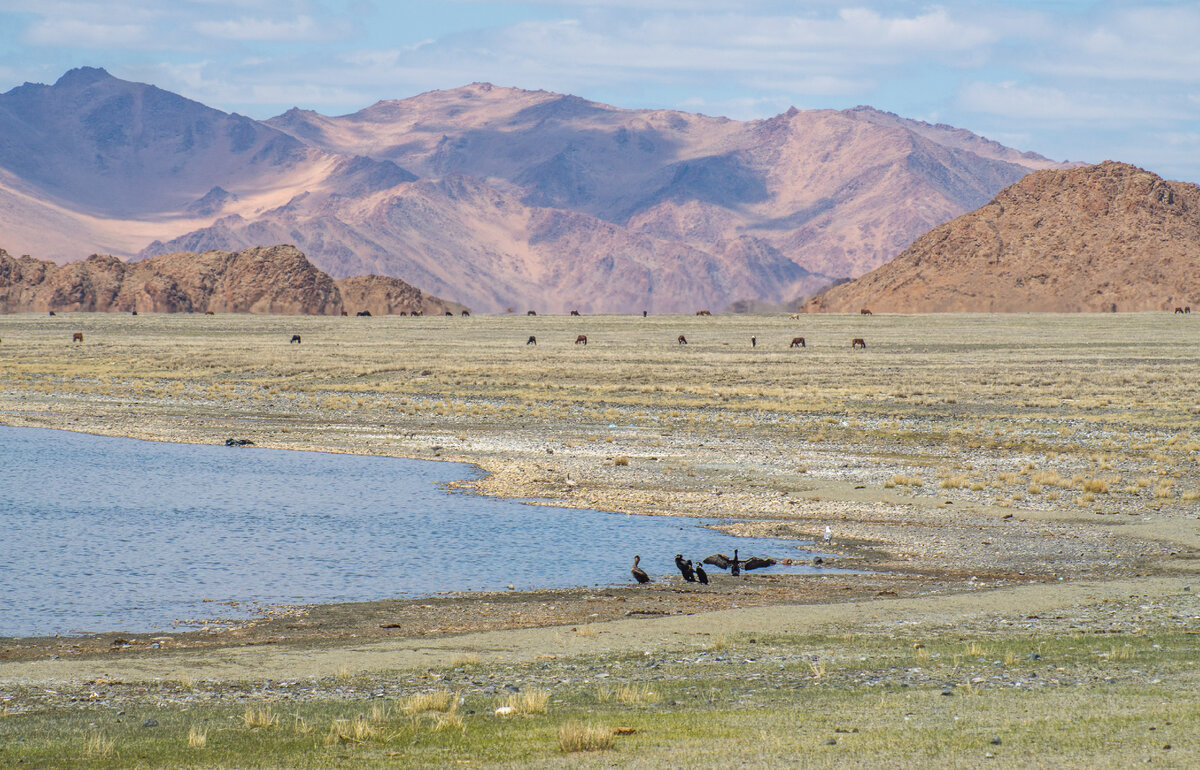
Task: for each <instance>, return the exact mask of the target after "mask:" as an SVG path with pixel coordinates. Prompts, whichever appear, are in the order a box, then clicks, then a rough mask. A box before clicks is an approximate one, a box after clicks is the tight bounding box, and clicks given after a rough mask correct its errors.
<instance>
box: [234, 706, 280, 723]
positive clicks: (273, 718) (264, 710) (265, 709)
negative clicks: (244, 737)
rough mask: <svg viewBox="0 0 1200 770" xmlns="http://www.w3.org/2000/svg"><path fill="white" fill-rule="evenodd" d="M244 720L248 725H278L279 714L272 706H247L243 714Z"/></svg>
mask: <svg viewBox="0 0 1200 770" xmlns="http://www.w3.org/2000/svg"><path fill="white" fill-rule="evenodd" d="M242 722H243V724H245V725H246V727H251V728H254V727H276V726H278V725H279V715H278V714H275V713H273V712H272V711H271V707H270V706H262V707H260V708H255V707H254V706H247V707H246V711H245V712H244V713H243V714H242Z"/></svg>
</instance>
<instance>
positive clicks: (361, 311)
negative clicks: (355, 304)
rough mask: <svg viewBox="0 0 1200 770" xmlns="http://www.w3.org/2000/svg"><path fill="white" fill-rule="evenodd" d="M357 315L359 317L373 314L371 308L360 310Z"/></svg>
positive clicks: (367, 316)
mask: <svg viewBox="0 0 1200 770" xmlns="http://www.w3.org/2000/svg"><path fill="white" fill-rule="evenodd" d="M355 315H357V316H358V317H359V318H369V317H370V316H371V311H370V310H360V311H358V313H356V314H355Z"/></svg>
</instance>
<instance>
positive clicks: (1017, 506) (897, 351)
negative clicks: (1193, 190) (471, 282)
mask: <svg viewBox="0 0 1200 770" xmlns="http://www.w3.org/2000/svg"><path fill="white" fill-rule="evenodd" d="M641 321H642V319H636V320H635V319H625V318H586V319H574V320H571V319H564V318H554V317H539V318H536V319H525V318H473V319H457V318H456V319H441V318H430V319H390V318H384V319H316V318H277V317H276V318H262V317H245V316H243V317H217V318H208V319H205V318H197V317H183V316H172V317H164V316H139V317H137V318H129V317H125V316H104V315H77V316H70V315H68V316H66V317H63V316H60V317H58V318H53V319H48V318H43V317H33V316H10V317H4V318H0V338H2V339H3V341H4V342H3V349H2V351H0V355H2V356H3V364H4V366H3V368H2V369H0V423H3V424H7V425H13V426H36V427H50V428H63V429H69V430H81V431H87V432H93V433H99V434H105V435H117V436H129V437H136V438H148V439H153V440H162V441H182V442H198V443H222V442H224V440H225V439H226V438H230V437H236V438H248V439H250V440H252V441H254V443H255V444H256V445H258V446H263V447H279V448H290V449H313V450H321V451H335V452H349V453H361V454H376V455H391V456H401V457H415V458H421V459H445V460H456V461H463V462H470V463H474V464H475V465H477V466H478V467H480V468H481V469H483V470H484V471H485V475H484V476H483V477H482V478H480V479H478V480H475V481H471V482H466V483H464V486H466V487H468V488H470V489H472V490H474V491H477V492H478V493H481V494H488V495H498V496H513V497H522V498H537V499H538V500H541V501H543V502H544V503H545V504H550V505H564V506H580V507H596V508H603V509H610V510H617V511H626V512H630V513H638V514H647V515H704V516H715V517H723V518H736V519H738V520H739V523H735V524H731V525H730V526H729V528H730V530H731V531H733V532H735V533H739V534H754V535H758V536H770V537H777V538H780V539H781V541H784V542H783V543H782V545H781V554H782V555H786V553H785V551H786V541H789V540H791V541H797V542H800V541H811V540H814V539H818V538H819V537H820V533H821V532H822V530H823V529H824V527H825V526H826V525H827V524H828V525H830V526H831V527H832V528H833V529H834V531H835V533H836V536H835V538H834V542H833V545H832V550H833V551H835V552H838V553H841V554H843V555H844V559H842V560H841V561H840V562H839V565H840V566H850V567H857V568H861V569H863V570H865V571H866V572H865V574H863V575H860V576H845V575H836V576H834V575H825V576H815V577H804V576H772V577H759V576H753V575H751V576H749V577H748V578H747V579H744V580H737V581H735V580H733V579H731V578H729V577H728V576H718V579H717V580H716V581H715V584H714V586H712V587H710V588H709V589H703V590H702V589H699V588H697V587H692V586H685V585H682V584H681V583H680V582H679V581H678V578H674V579H671V580H661V581H659V582H658V583H657V584H656V585H654V586H651V587H649V588H648V589H643V588H639V587H635V586H629V587H618V588H613V589H604V590H600V589H595V588H593V589H584V588H581V589H572V590H565V591H542V592H529V593H520V594H518V593H506V594H500V595H464V596H458V597H438V598H436V599H432V600H413V601H408V602H392V601H385V602H373V603H366V604H355V605H335V606H323V607H311V608H289V609H280V610H279V611H278V612H276V613H273V614H272V615H271V616H268V617H264V618H261V619H258V620H255V621H252V622H249V623H240V624H229V625H226V624H214V626H213V627H212V628H208V629H203V630H198V631H192V632H189V633H185V634H178V635H176V634H171V635H163V636H162V637H161V638H157V639H155V638H153V637H148V636H145V635H130V634H124V633H120V632H119V631H116V630H114V633H112V634H104V635H99V636H96V637H88V638H82V639H39V640H33V639H26V640H0V684H8V685H15V684H17V683H21V684H29V683H33V682H70V681H76V682H79V681H87V680H95V679H101V678H108V679H114V678H115V679H119V680H121V681H127V682H129V681H139V680H153V679H161V678H178V677H179V676H180V675H181V674H184V675H187V676H193V677H198V678H214V679H221V680H236V679H243V678H245V679H258V678H268V679H273V678H280V677H300V676H317V677H320V676H326V675H330V674H332V673H333V672H336V671H341V670H344V669H346V668H350V669H353V670H364V671H365V670H380V669H401V668H420V667H423V666H430V665H433V664H434V663H435V662H436V663H437V664H439V665H441V664H444V663H445V661H446V660H447V659H450V658H452V657H453V656H455V655H461V654H464V653H465V652H468V651H469V652H470V653H471V654H476V655H482V656H484V657H485V658H487V659H489V660H491V659H495V660H497V661H504V660H518V659H528V658H529V657H530V656H537V655H556V656H561V655H575V654H580V655H583V654H589V653H591V652H596V651H612V650H618V649H628V650H636V649H640V648H646V647H654V648H663V647H681V648H686V647H688V646H689V645H695V644H698V643H700V640H702V639H703V638H705V637H706V636H707V635H711V634H712V633H713V629H714V628H731V629H737V630H738V631H747V632H766V631H777V632H813V631H822V632H826V631H837V632H845V633H888V632H889V629H894V628H896V627H898V626H900V625H903V626H904V627H917V626H919V627H933V626H939V627H944V626H953V625H955V624H962V626H963V627H964V628H966V627H970V626H972V624H982V623H985V622H992V621H996V620H997V619H1005V620H1006V621H1009V622H1017V621H1020V624H1021V628H1023V629H1026V630H1035V631H1036V630H1038V629H1044V630H1053V629H1054V628H1055V627H1057V624H1061V623H1063V622H1066V621H1064V620H1063V618H1064V617H1070V616H1072V615H1074V616H1075V617H1076V619H1077V620H1078V622H1079V623H1083V624H1085V625H1088V626H1095V627H1100V626H1101V625H1103V624H1109V625H1110V626H1111V627H1113V628H1122V629H1127V628H1130V627H1133V624H1135V623H1136V619H1137V617H1138V616H1140V615H1143V614H1144V610H1142V609H1141V605H1142V604H1144V599H1145V597H1147V596H1152V597H1153V596H1162V597H1166V596H1171V597H1183V596H1184V595H1185V594H1188V593H1190V592H1189V591H1185V590H1184V589H1190V587H1191V584H1192V581H1193V577H1194V575H1195V574H1196V572H1197V567H1198V566H1200V562H1198V561H1197V559H1198V558H1200V520H1198V514H1200V510H1198V505H1200V504H1198V503H1197V495H1196V494H1195V492H1196V490H1200V472H1198V470H1197V457H1198V455H1200V445H1198V444H1197V443H1196V436H1197V435H1200V418H1198V417H1197V411H1198V409H1200V407H1194V406H1192V403H1193V402H1194V392H1193V390H1192V386H1191V379H1192V375H1193V373H1194V371H1195V364H1196V362H1197V360H1198V359H1200V350H1198V349H1197V346H1196V344H1194V343H1192V344H1185V345H1179V344H1175V345H1172V346H1167V345H1163V344H1159V343H1158V342H1157V340H1158V339H1160V338H1162V337H1163V336H1166V335H1167V334H1168V332H1167V331H1166V330H1165V326H1166V325H1168V324H1176V323H1177V322H1176V321H1174V320H1173V319H1169V318H1162V317H1159V316H1155V315H1146V316H1112V317H1107V316H1106V317H1084V318H1077V317H1059V316H1044V317H1035V318H1033V319H1030V318H1028V317H1022V318H1020V319H1008V318H999V317H980V318H974V317H972V318H965V319H964V318H961V317H960V318H958V319H955V318H944V317H928V318H920V317H918V318H910V317H899V318H888V317H880V318H873V319H871V320H870V321H868V322H866V323H869V324H870V327H869V328H867V330H866V331H863V326H862V325H863V323H864V321H862V320H861V319H857V318H844V317H818V318H813V319H805V320H804V322H803V323H804V324H805V325H806V326H805V329H804V332H805V334H806V336H807V337H808V338H809V340H810V346H811V348H812V349H809V350H806V351H805V352H804V353H803V354H800V355H803V356H805V358H798V357H797V355H796V354H794V353H792V352H790V351H787V349H786V343H784V342H779V341H780V340H785V339H790V337H791V336H792V335H793V332H794V331H795V326H796V322H791V321H788V320H787V319H784V318H765V317H718V318H715V319H701V320H697V319H693V318H681V317H675V318H659V319H649V320H647V321H646V322H645V323H641ZM76 327H78V328H79V329H81V330H85V331H86V339H87V340H88V343H87V344H86V345H83V346H81V345H72V344H71V343H70V334H69V332H70V331H72V330H75V329H76ZM576 329H580V330H584V331H586V333H587V334H588V336H589V340H590V341H592V344H589V346H588V347H587V348H586V349H583V348H582V347H580V348H576V347H575V346H573V345H571V344H570V343H569V342H568V340H569V339H573V332H574V331H575V330H576ZM292 330H296V331H297V332H302V333H303V336H304V340H305V344H304V345H303V346H289V345H288V344H287V335H288V334H290V333H291V332H292ZM675 332H677V333H686V334H687V337H688V339H689V341H690V342H692V344H691V345H689V346H688V347H687V349H684V350H679V349H677V348H676V346H672V345H668V344H665V343H663V342H662V340H664V339H666V340H673V339H674V336H673V333H675ZM529 333H536V334H537V336H538V339H539V346H538V348H537V350H533V349H526V347H525V346H524V344H523V342H524V339H525V337H526V336H528V334H529ZM751 333H753V334H756V335H757V337H758V340H759V344H758V347H757V348H755V349H754V350H751V349H749V347H748V346H747V345H746V344H745V342H744V340H746V339H748V338H749V336H750V334H751ZM864 334H866V335H868V336H869V337H870V339H871V342H872V345H871V348H870V349H869V352H866V353H862V354H855V355H853V356H851V355H850V352H849V350H848V348H847V349H843V347H845V346H843V345H841V344H840V342H841V338H842V337H846V338H847V339H848V338H849V337H850V336H863V335H864ZM560 338H561V339H560ZM776 338H778V340H776ZM1047 339H1051V340H1055V339H1058V340H1061V339H1069V340H1073V342H1072V343H1071V344H1070V345H1067V346H1063V345H1060V344H1056V345H1048V344H1045V342H1044V341H1045V340H1047ZM774 342H779V344H777V345H776V344H773V343H774ZM231 451H236V450H231ZM564 515H569V512H567V511H564ZM1100 606H1103V607H1104V610H1103V613H1099V611H1098V610H1097V611H1095V612H1093V611H1090V610H1088V609H1086V608H1088V607H1100ZM1052 616H1054V617H1052ZM584 625H587V626H592V627H594V631H595V633H594V634H591V633H588V634H586V635H582V634H579V633H577V632H573V630H574V629H578V628H579V627H581V626H584Z"/></svg>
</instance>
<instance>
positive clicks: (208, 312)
mask: <svg viewBox="0 0 1200 770" xmlns="http://www.w3.org/2000/svg"><path fill="white" fill-rule="evenodd" d="M204 315H216V313H214V312H213V311H211V310H205V311H204Z"/></svg>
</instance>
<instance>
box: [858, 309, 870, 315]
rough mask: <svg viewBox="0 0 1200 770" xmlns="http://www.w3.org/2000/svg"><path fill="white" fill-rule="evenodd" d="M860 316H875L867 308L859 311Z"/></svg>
mask: <svg viewBox="0 0 1200 770" xmlns="http://www.w3.org/2000/svg"><path fill="white" fill-rule="evenodd" d="M858 314H859V315H874V314H873V313H872V312H871V311H870V310H867V309H866V308H865V307H864V308H863V309H862V310H860V311H858Z"/></svg>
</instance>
